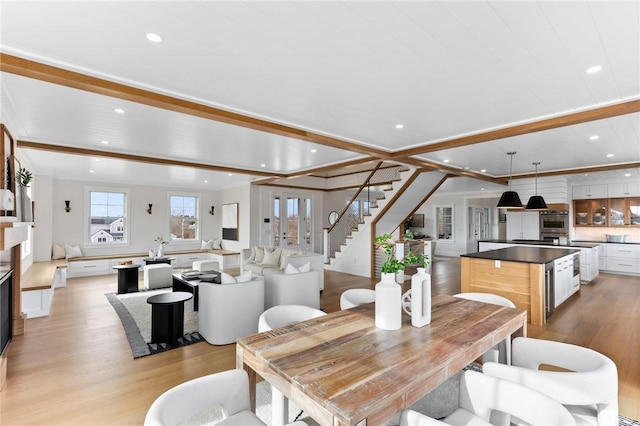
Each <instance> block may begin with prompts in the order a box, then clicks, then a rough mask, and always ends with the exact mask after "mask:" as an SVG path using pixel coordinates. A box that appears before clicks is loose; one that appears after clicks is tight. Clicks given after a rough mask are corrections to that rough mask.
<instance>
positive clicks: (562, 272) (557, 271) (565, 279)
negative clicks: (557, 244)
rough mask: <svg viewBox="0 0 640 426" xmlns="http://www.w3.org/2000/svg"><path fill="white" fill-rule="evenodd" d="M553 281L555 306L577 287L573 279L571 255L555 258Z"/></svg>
mask: <svg viewBox="0 0 640 426" xmlns="http://www.w3.org/2000/svg"><path fill="white" fill-rule="evenodd" d="M553 278H554V279H553V281H554V286H555V291H554V295H555V306H556V307H557V306H559V305H560V304H561V303H562V302H564V301H565V300H567V299H568V298H569V296H571V295H572V294H573V293H575V292H576V291H577V290H578V288H579V283H578V285H577V286H576V285H575V283H574V280H573V255H568V256H564V257H561V258H560V259H556V260H555V261H554V262H553Z"/></svg>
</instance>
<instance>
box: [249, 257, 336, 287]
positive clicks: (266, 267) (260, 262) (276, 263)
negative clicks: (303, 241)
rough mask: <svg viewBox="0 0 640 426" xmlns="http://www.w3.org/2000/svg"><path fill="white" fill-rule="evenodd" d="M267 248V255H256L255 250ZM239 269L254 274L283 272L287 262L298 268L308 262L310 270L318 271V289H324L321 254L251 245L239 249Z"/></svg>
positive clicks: (263, 274) (322, 258)
mask: <svg viewBox="0 0 640 426" xmlns="http://www.w3.org/2000/svg"><path fill="white" fill-rule="evenodd" d="M265 249H266V250H267V251H268V252H269V255H268V256H267V255H266V254H265V255H264V256H263V257H260V256H259V255H257V253H256V251H257V250H265ZM240 258H241V262H240V265H241V266H240V268H241V271H242V272H244V271H251V272H252V273H253V274H255V275H262V276H265V275H267V274H270V273H282V272H284V270H285V268H286V266H287V265H288V264H290V265H292V266H295V267H296V268H300V267H301V266H303V265H305V264H306V263H307V262H309V264H310V267H311V270H312V271H318V272H319V274H318V279H319V289H320V291H322V290H324V257H323V256H322V254H318V253H313V252H307V251H302V250H296V249H283V248H279V247H275V248H274V247H261V246H253V247H251V248H248V249H242V250H240Z"/></svg>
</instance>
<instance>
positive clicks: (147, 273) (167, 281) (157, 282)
mask: <svg viewBox="0 0 640 426" xmlns="http://www.w3.org/2000/svg"><path fill="white" fill-rule="evenodd" d="M143 274H144V288H145V289H147V290H153V289H154V288H165V287H171V286H172V285H173V267H172V266H171V265H170V264H168V263H155V264H152V265H145V266H144V268H143Z"/></svg>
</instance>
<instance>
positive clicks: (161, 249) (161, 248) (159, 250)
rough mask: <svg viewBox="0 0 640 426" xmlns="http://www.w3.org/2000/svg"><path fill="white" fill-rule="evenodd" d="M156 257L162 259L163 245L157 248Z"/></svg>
mask: <svg viewBox="0 0 640 426" xmlns="http://www.w3.org/2000/svg"><path fill="white" fill-rule="evenodd" d="M158 257H164V244H160V247H158Z"/></svg>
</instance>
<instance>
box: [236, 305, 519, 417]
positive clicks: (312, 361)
mask: <svg viewBox="0 0 640 426" xmlns="http://www.w3.org/2000/svg"><path fill="white" fill-rule="evenodd" d="M526 327H527V315H526V311H524V310H521V309H513V308H505V307H501V306H497V305H490V304H486V303H481V302H475V301H471V300H465V299H459V298H455V297H451V296H444V295H441V296H436V297H434V298H433V305H432V321H431V324H429V325H427V326H425V327H422V328H415V327H412V326H411V320H410V318H409V317H408V316H406V315H404V316H403V323H402V328H401V329H400V330H396V331H387V330H382V329H379V328H376V326H375V318H374V304H367V305H361V306H358V307H356V308H352V309H347V310H344V311H338V312H334V313H331V314H328V315H326V316H323V317H320V318H316V319H313V320H309V321H304V322H301V323H297V324H291V325H289V326H286V327H282V328H278V329H275V330H271V331H268V332H264V333H259V334H254V335H251V336H247V337H243V338H241V339H238V341H237V345H236V367H237V368H243V369H245V370H246V371H247V372H248V373H249V380H250V389H251V401H252V407H254V409H255V383H256V373H257V374H258V375H260V376H261V377H263V378H264V379H265V380H267V381H268V382H270V383H271V384H272V385H274V386H275V387H276V388H278V389H279V390H280V391H281V392H282V393H283V394H284V395H285V396H286V397H288V398H289V399H291V400H292V401H294V402H295V403H296V404H298V405H299V406H300V407H301V408H302V409H304V410H305V411H306V412H307V413H308V414H309V415H310V416H311V417H313V418H314V419H315V420H316V421H317V422H318V423H320V424H321V425H357V424H370V425H377V424H382V423H383V422H385V421H386V420H389V419H390V418H392V417H393V416H394V415H396V414H398V413H399V412H400V411H402V410H403V409H404V408H407V407H409V406H410V405H411V404H413V403H414V402H416V401H417V400H419V399H420V398H422V397H423V396H424V395H426V394H427V393H429V392H430V391H431V390H433V389H435V388H436V387H437V386H438V385H440V384H441V383H443V382H444V381H445V380H447V379H448V378H449V377H451V376H453V375H454V374H456V373H457V372H458V371H460V370H462V369H463V368H464V367H465V366H466V365H468V364H469V363H471V362H473V361H474V360H475V359H477V358H478V357H480V356H481V355H482V354H483V353H485V352H486V351H487V350H489V349H490V348H491V347H493V346H494V345H496V344H497V343H498V342H500V341H501V340H504V339H505V338H507V337H508V336H510V335H513V334H516V335H520V336H526Z"/></svg>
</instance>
